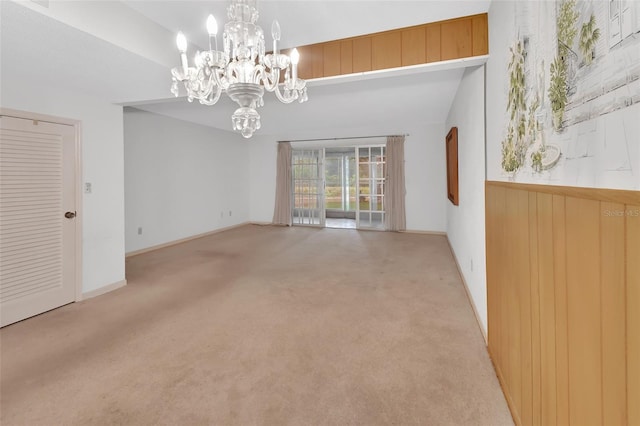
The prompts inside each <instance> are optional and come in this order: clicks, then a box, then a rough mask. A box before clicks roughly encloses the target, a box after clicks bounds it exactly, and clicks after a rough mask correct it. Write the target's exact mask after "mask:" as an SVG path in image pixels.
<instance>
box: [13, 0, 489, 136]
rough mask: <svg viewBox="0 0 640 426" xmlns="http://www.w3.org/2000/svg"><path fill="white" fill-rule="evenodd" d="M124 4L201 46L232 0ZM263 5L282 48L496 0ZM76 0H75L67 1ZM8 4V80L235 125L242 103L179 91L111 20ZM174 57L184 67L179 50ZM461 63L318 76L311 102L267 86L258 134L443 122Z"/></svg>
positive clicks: (353, 131)
mask: <svg viewBox="0 0 640 426" xmlns="http://www.w3.org/2000/svg"><path fill="white" fill-rule="evenodd" d="M103 3H104V2H103ZM123 3H124V4H125V5H127V6H129V7H131V8H133V9H135V11H137V12H134V15H135V16H137V17H138V18H137V19H139V20H140V26H141V28H142V27H144V25H149V24H150V23H151V24H153V25H157V24H159V25H160V26H162V27H164V28H166V29H167V31H166V33H167V35H169V33H174V32H175V31H176V30H177V29H182V30H183V31H185V33H186V34H187V35H188V36H189V38H190V39H191V40H195V42H196V43H201V44H203V43H206V36H205V30H204V19H205V18H206V15H207V14H208V13H214V14H215V15H216V16H217V17H218V21H219V23H220V24H222V22H224V21H225V19H224V17H225V16H226V14H225V13H224V9H225V7H226V5H227V3H228V2H227V1H220V0H218V1H207V2H205V1H155V0H149V1H139V0H126V1H124V2H123ZM86 4H92V3H85V5H86ZM259 4H260V12H261V18H260V24H261V25H262V26H263V28H264V29H265V30H267V31H268V30H269V29H270V21H271V20H272V19H273V17H277V18H278V20H279V21H280V24H281V27H282V32H283V40H282V41H283V47H287V46H293V45H303V44H311V43H315V42H320V41H326V40H332V39H338V38H344V37H349V36H353V35H358V34H367V33H372V32H376V31H381V30H386V29H391V28H398V27H404V26H409V25H416V24H420V23H425V22H432V21H437V20H442V19H448V18H452V17H456V16H465V15H470V14H475V13H481V12H486V11H487V9H488V7H489V1H480V0H477V1H451V0H449V1H401V0H397V1H365V0H360V1H337V0H336V1H276V0H271V1H270V0H263V1H261V2H260V3H259ZM72 5H73V2H71V3H68V5H67V6H66V7H72ZM0 7H1V8H2V10H1V24H2V25H1V44H0V47H1V49H2V50H1V66H2V69H1V71H2V81H3V84H6V82H10V81H11V77H12V76H16V75H18V73H19V74H21V75H24V74H27V75H28V76H29V77H30V78H32V79H33V81H38V82H39V83H43V84H52V85H57V86H60V87H62V88H65V89H68V90H74V91H80V92H82V93H85V94H88V95H91V96H96V97H99V98H102V99H105V100H108V101H110V102H114V103H120V104H123V105H134V106H135V107H136V108H140V109H144V110H148V111H152V112H156V113H159V114H164V115H167V116H171V117H175V118H178V119H183V120H187V121H191V122H195V123H199V124H203V125H206V126H211V127H216V128H220V129H223V130H230V128H231V125H230V116H231V114H232V112H233V110H234V109H235V104H233V103H232V102H231V101H229V100H228V99H227V98H226V97H223V99H221V101H220V102H219V103H218V105H216V106H213V107H206V106H202V105H199V104H197V103H194V104H189V103H188V102H186V100H185V99H174V98H172V97H171V95H170V93H169V87H170V83H171V76H170V72H169V69H168V68H167V67H166V66H164V65H161V64H162V63H165V62H166V61H162V60H157V61H153V60H150V59H149V57H148V55H147V57H143V56H142V55H140V54H136V53H133V52H132V51H131V49H128V50H127V49H126V48H124V47H122V46H120V45H118V44H116V43H115V42H114V41H113V40H114V38H109V37H105V36H104V27H105V26H106V28H110V26H109V25H108V24H105V25H103V28H102V30H103V33H101V34H97V33H96V34H91V33H90V31H88V30H87V29H86V28H84V30H83V31H81V30H79V29H77V28H76V27H75V26H74V25H72V24H71V25H69V22H67V23H62V22H61V21H59V20H56V19H55V17H52V16H49V15H47V14H46V13H44V12H43V13H40V11H39V10H38V7H33V6H32V7H24V6H23V5H19V4H15V3H13V2H7V1H0ZM85 7H86V6H85ZM138 12H139V13H138ZM83 13H84V12H83ZM105 16H107V15H105ZM110 19H113V20H114V22H112V23H111V26H112V28H113V32H114V34H117V35H118V36H119V37H120V39H122V37H123V35H122V33H123V32H124V31H126V30H127V28H125V27H121V26H119V22H117V19H114V18H110ZM128 19H129V21H128V22H130V17H128ZM152 21H153V22H152ZM267 34H268V32H267ZM106 39H108V41H107V40H106ZM267 39H268V40H270V37H269V36H267ZM143 41H144V42H145V43H150V44H151V46H153V43H158V42H161V43H166V38H164V37H163V40H162V41H160V40H155V39H150V40H143ZM125 47H126V46H125ZM166 49H175V46H174V45H169V46H166ZM175 58H176V65H178V60H179V57H178V55H177V52H176V55H175ZM459 67H460V64H457V65H456V68H455V69H450V70H442V69H441V67H435V68H434V67H431V68H430V67H425V68H424V69H421V70H414V71H413V73H412V74H410V75H398V73H394V72H390V73H382V74H378V75H376V76H375V77H376V78H370V77H371V76H364V77H369V78H368V79H363V80H362V81H358V79H356V80H355V81H353V78H352V79H335V80H330V81H324V82H315V83H314V82H313V81H312V82H310V84H309V86H310V87H309V102H307V103H305V104H297V103H295V104H291V105H283V104H280V103H279V102H278V101H277V100H276V99H275V97H274V96H273V95H271V94H267V95H265V106H264V107H263V108H261V109H260V111H259V112H260V114H261V116H262V118H263V119H262V122H263V127H262V129H261V130H260V131H259V134H264V135H274V136H276V137H278V138H294V137H295V138H305V137H340V136H357V134H358V133H362V132H367V131H371V130H372V128H376V129H379V131H384V132H393V133H401V132H404V131H405V129H404V128H403V127H404V126H405V125H406V123H409V122H414V121H416V120H419V121H421V122H444V120H445V118H446V115H447V113H448V110H449V107H450V105H451V102H452V100H453V97H454V96H455V93H456V90H457V87H458V85H459V82H460V79H461V77H462V73H463V69H462V68H459ZM434 69H435V71H434ZM383 124H384V125H383ZM366 134H371V133H366Z"/></svg>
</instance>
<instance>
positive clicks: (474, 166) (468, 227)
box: [443, 66, 487, 333]
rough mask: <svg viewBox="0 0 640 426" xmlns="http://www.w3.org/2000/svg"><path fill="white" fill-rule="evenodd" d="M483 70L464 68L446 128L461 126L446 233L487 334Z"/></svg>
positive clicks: (448, 206)
mask: <svg viewBox="0 0 640 426" xmlns="http://www.w3.org/2000/svg"><path fill="white" fill-rule="evenodd" d="M484 72H485V69H484V66H480V67H476V68H469V69H467V70H466V71H465V73H464V76H463V77H462V82H461V83H460V87H458V92H457V93H456V96H455V99H454V101H453V104H452V105H451V109H450V110H449V116H448V117H447V126H446V131H447V132H448V129H450V128H451V127H457V128H458V190H459V205H458V206H454V205H453V204H452V203H451V202H449V201H448V200H447V236H448V238H449V242H450V243H451V247H452V249H453V251H454V253H455V256H456V259H458V263H459V265H460V270H461V272H462V275H463V276H464V279H465V281H466V283H467V286H468V288H469V292H470V293H471V298H472V299H473V303H474V305H475V307H476V311H477V312H478V316H479V317H480V322H481V323H482V327H483V328H484V331H485V333H486V331H487V280H486V263H485V259H486V254H485V226H484V225H485V223H484V217H485V206H484V205H485V203H484V179H485V133H484V130H485V123H484ZM443 139H444V136H443ZM443 198H444V197H443Z"/></svg>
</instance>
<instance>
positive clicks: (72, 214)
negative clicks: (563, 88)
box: [64, 212, 76, 219]
mask: <svg viewBox="0 0 640 426" xmlns="http://www.w3.org/2000/svg"><path fill="white" fill-rule="evenodd" d="M64 217H66V218H67V219H73V218H74V217H76V212H66V213H65V214H64Z"/></svg>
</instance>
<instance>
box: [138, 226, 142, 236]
mask: <svg viewBox="0 0 640 426" xmlns="http://www.w3.org/2000/svg"><path fill="white" fill-rule="evenodd" d="M138 235H142V226H138Z"/></svg>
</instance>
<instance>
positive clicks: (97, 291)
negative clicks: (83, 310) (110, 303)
mask: <svg viewBox="0 0 640 426" xmlns="http://www.w3.org/2000/svg"><path fill="white" fill-rule="evenodd" d="M126 285H127V280H122V281H118V282H115V283H112V284H107V285H105V286H103V287H100V288H97V289H95V290H91V291H87V292H86V293H82V300H87V299H91V298H92V297H96V296H101V295H103V294H105V293H109V292H110V291H113V290H117V289H119V288H122V287H124V286H126Z"/></svg>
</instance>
